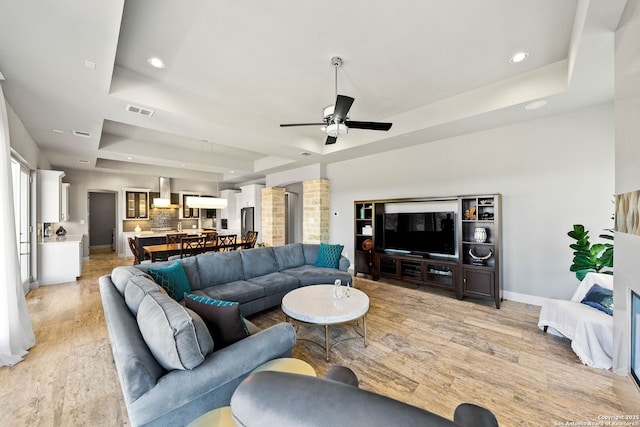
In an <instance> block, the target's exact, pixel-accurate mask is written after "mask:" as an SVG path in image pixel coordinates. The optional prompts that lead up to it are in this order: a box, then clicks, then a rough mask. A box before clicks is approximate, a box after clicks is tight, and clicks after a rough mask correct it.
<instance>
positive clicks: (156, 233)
mask: <svg viewBox="0 0 640 427" xmlns="http://www.w3.org/2000/svg"><path fill="white" fill-rule="evenodd" d="M203 231H205V229H203V228H183V229H182V231H178V230H162V231H153V230H150V231H140V232H138V233H134V236H135V237H166V236H167V234H173V233H187V234H200V233H202V232H203ZM221 234H224V233H221Z"/></svg>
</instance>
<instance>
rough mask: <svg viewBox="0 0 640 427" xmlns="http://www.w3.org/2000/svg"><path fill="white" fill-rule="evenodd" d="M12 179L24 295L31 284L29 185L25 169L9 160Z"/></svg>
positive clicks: (14, 161) (28, 177) (28, 174)
mask: <svg viewBox="0 0 640 427" xmlns="http://www.w3.org/2000/svg"><path fill="white" fill-rule="evenodd" d="M11 172H12V175H13V176H12V178H13V210H14V213H15V218H16V241H17V242H18V255H19V257H20V277H21V278H22V287H23V289H24V293H25V294H26V293H27V292H28V291H29V284H30V282H31V223H30V218H31V213H30V208H31V206H30V205H31V204H30V203H29V201H30V200H31V183H30V173H29V170H28V169H27V168H25V167H24V166H22V165H21V164H20V163H18V162H17V161H16V160H14V159H11Z"/></svg>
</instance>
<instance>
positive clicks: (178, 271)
mask: <svg viewBox="0 0 640 427" xmlns="http://www.w3.org/2000/svg"><path fill="white" fill-rule="evenodd" d="M149 274H150V275H151V277H153V280H155V282H156V283H157V284H158V285H160V286H162V287H163V288H164V289H165V290H166V291H167V293H168V294H169V296H170V297H171V298H173V299H174V300H176V301H181V300H182V298H184V294H185V293H187V294H188V293H189V292H191V285H190V284H189V278H188V277H187V273H186V272H185V271H184V267H182V264H180V263H179V262H174V263H173V264H171V265H169V266H167V267H160V268H150V269H149Z"/></svg>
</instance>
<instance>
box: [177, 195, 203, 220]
mask: <svg viewBox="0 0 640 427" xmlns="http://www.w3.org/2000/svg"><path fill="white" fill-rule="evenodd" d="M179 194H180V219H194V218H195V219H197V218H200V209H198V208H190V207H189V206H187V197H192V196H200V194H198V193H195V192H193V191H191V192H186V191H185V192H182V191H181V192H180V193H179Z"/></svg>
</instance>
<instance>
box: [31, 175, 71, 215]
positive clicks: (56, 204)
mask: <svg viewBox="0 0 640 427" xmlns="http://www.w3.org/2000/svg"><path fill="white" fill-rule="evenodd" d="M36 176H37V192H38V207H37V216H38V222H46V223H52V222H60V221H66V219H64V218H63V211H62V178H64V176H65V175H64V172H62V171H55V170H42V169H40V170H38V171H37V174H36ZM67 201H68V198H67ZM65 214H66V215H68V209H67V212H65Z"/></svg>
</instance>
